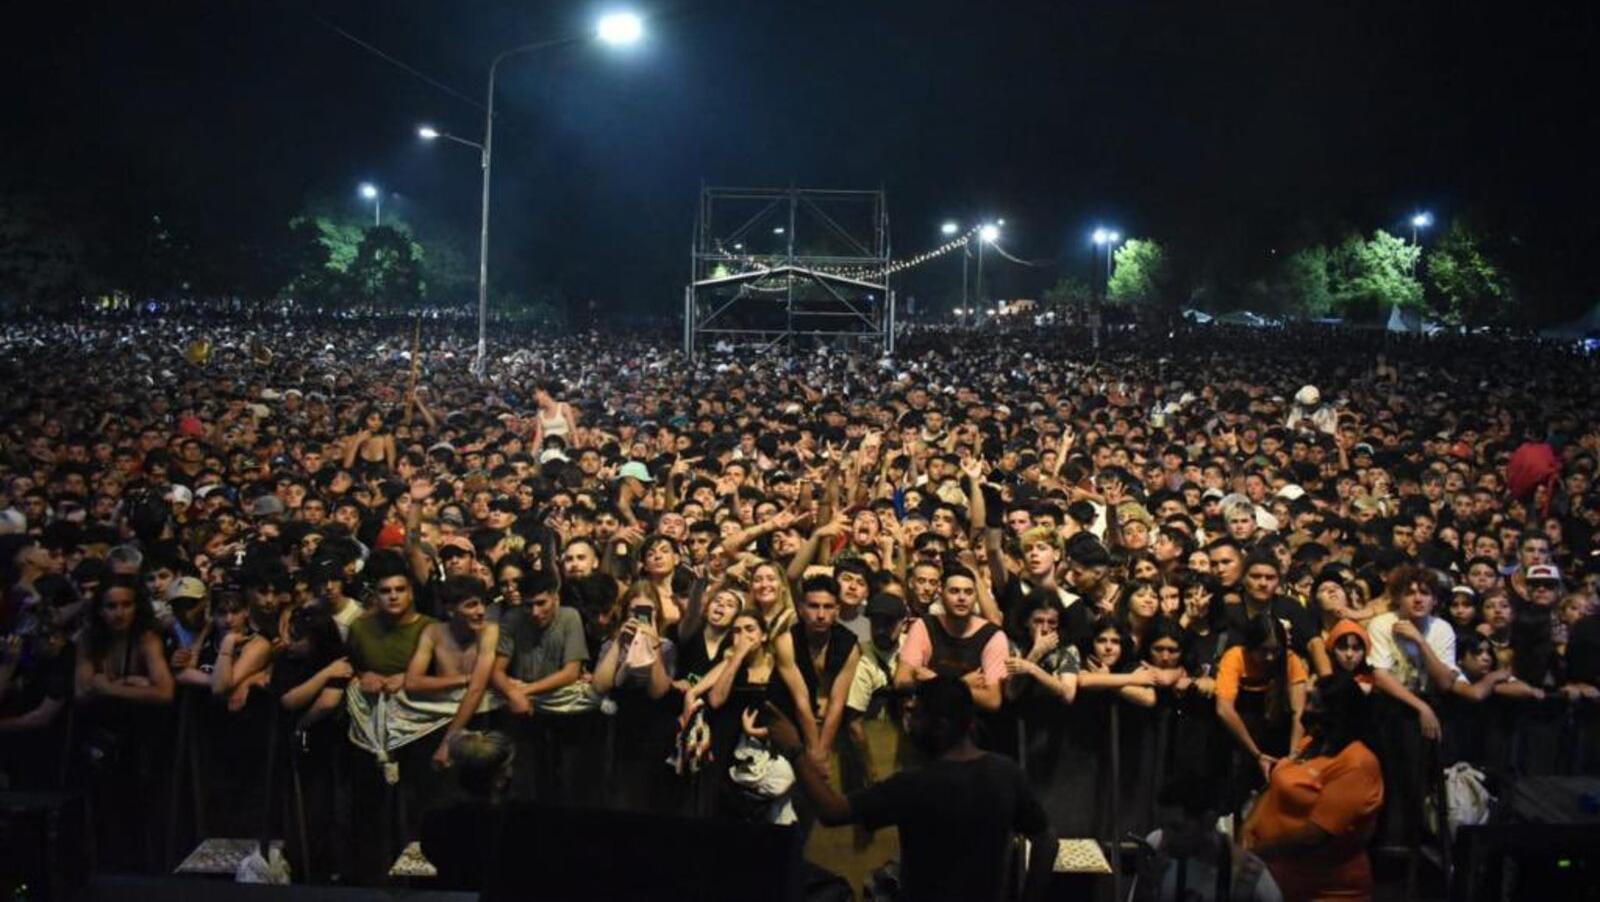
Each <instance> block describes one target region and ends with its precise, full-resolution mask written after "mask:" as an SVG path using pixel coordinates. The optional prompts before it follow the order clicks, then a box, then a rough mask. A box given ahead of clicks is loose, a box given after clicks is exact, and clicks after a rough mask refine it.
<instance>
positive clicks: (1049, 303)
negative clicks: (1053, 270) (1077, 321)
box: [1044, 276, 1092, 311]
mask: <svg viewBox="0 0 1600 902" xmlns="http://www.w3.org/2000/svg"><path fill="white" fill-rule="evenodd" d="M1091 295H1092V290H1091V289H1090V288H1089V283H1088V282H1085V281H1084V280H1082V279H1080V278H1078V277H1076V276H1062V277H1061V279H1060V281H1058V282H1056V284H1055V285H1053V286H1051V287H1050V288H1047V289H1045V292H1044V303H1045V306H1046V307H1049V308H1051V309H1054V310H1063V311H1065V310H1082V309H1084V308H1086V307H1087V306H1088V304H1089V299H1090V297H1091Z"/></svg>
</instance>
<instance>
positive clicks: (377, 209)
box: [361, 182, 383, 226]
mask: <svg viewBox="0 0 1600 902" xmlns="http://www.w3.org/2000/svg"><path fill="white" fill-rule="evenodd" d="M361 196H362V197H363V198H366V199H367V200H370V201H372V224H373V225H374V226H381V225H383V192H382V191H380V190H378V186H377V185H374V184H372V183H371V182H362V183H361Z"/></svg>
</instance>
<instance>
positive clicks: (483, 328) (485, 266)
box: [472, 39, 566, 379]
mask: <svg viewBox="0 0 1600 902" xmlns="http://www.w3.org/2000/svg"><path fill="white" fill-rule="evenodd" d="M563 43H566V39H562V40H554V41H540V42H538V43H534V44H524V45H523V46H521V47H513V48H511V49H510V50H503V51H501V52H500V53H499V54H497V55H496V56H495V58H494V60H493V61H491V62H490V63H489V88H488V90H487V91H486V92H485V94H486V96H485V99H484V104H483V106H484V114H483V143H482V144H480V145H477V147H478V149H479V150H481V151H482V152H483V154H482V159H481V163H480V165H481V167H482V169H483V200H482V201H481V202H480V211H481V213H480V216H481V218H480V222H479V225H478V353H477V355H476V356H474V357H473V358H472V373H473V375H475V376H477V377H478V378H479V379H482V378H483V377H484V376H485V375H486V374H487V373H488V372H489V183H490V178H491V175H492V168H491V167H492V166H493V164H494V79H495V75H496V74H497V73H498V72H499V71H500V64H501V63H502V62H504V61H505V60H506V59H507V58H508V57H512V56H516V55H518V54H521V53H532V52H533V51H535V50H541V49H543V48H545V47H553V46H555V45H557V44H563Z"/></svg>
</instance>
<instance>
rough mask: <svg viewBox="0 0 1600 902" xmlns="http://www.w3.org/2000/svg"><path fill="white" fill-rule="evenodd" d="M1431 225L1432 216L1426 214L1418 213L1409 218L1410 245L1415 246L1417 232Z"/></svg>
mask: <svg viewBox="0 0 1600 902" xmlns="http://www.w3.org/2000/svg"><path fill="white" fill-rule="evenodd" d="M1432 225H1433V214H1432V213H1428V212H1422V213H1418V214H1416V215H1415V216H1412V217H1411V243H1412V244H1416V243H1417V239H1418V234H1417V233H1418V232H1420V231H1422V230H1423V229H1426V228H1430V227H1432Z"/></svg>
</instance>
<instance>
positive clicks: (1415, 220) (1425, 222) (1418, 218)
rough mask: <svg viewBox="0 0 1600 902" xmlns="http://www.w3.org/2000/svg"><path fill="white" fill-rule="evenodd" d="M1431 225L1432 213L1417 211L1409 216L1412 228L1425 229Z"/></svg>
mask: <svg viewBox="0 0 1600 902" xmlns="http://www.w3.org/2000/svg"><path fill="white" fill-rule="evenodd" d="M1431 225H1433V214H1432V213H1418V214H1417V215H1415V216H1413V217H1411V227H1412V228H1414V229H1425V228H1427V227H1429V226H1431Z"/></svg>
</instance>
